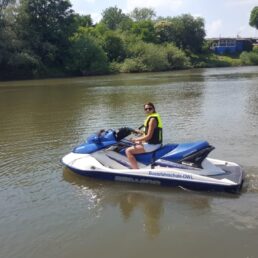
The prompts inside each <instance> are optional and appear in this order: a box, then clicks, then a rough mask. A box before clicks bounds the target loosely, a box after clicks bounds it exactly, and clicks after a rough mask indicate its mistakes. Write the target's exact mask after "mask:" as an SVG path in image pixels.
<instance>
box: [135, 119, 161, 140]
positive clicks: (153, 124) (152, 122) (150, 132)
mask: <svg viewBox="0 0 258 258" xmlns="http://www.w3.org/2000/svg"><path fill="white" fill-rule="evenodd" d="M156 127H157V120H156V119H155V118H151V119H150V122H149V128H148V132H147V134H146V135H144V136H141V137H139V138H135V139H133V140H132V141H133V142H143V141H148V140H149V139H151V137H152V135H153V132H154V129H155V128H156Z"/></svg>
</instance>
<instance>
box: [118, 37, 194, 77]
mask: <svg viewBox="0 0 258 258" xmlns="http://www.w3.org/2000/svg"><path fill="white" fill-rule="evenodd" d="M188 67H190V62H189V58H187V57H186V55H185V53H184V52H183V51H182V50H180V49H178V48H177V47H176V46H174V45H173V44H166V45H156V44H153V43H145V42H142V41H140V42H138V43H135V44H131V45H130V46H129V48H128V58H127V59H126V60H125V62H124V63H123V64H122V66H121V72H153V71H168V70H173V69H180V68H188Z"/></svg>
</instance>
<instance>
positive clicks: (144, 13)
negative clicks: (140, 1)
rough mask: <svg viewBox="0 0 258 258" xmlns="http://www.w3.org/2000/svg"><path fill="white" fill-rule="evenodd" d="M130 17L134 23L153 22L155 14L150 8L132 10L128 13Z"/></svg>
mask: <svg viewBox="0 0 258 258" xmlns="http://www.w3.org/2000/svg"><path fill="white" fill-rule="evenodd" d="M130 17H131V18H132V19H133V20H134V21H143V20H153V18H155V17H156V13H155V11H154V10H153V9H152V8H134V9H133V11H132V12H131V13H130Z"/></svg>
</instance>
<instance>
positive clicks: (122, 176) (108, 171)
mask: <svg viewBox="0 0 258 258" xmlns="http://www.w3.org/2000/svg"><path fill="white" fill-rule="evenodd" d="M70 155H72V156H73V155H74V154H73V153H71V154H70ZM67 156H69V154H68V155H67ZM87 159H88V162H87ZM79 160H81V161H80V162H79V163H78V162H77V163H76V161H72V162H69V163H68V162H67V160H66V157H64V158H63V159H62V162H63V164H64V165H65V166H66V167H67V168H68V169H69V170H71V171H73V172H74V173H76V174H79V175H81V176H86V177H91V178H96V179H102V180H110V181H119V182H129V183H138V184H152V185H159V186H166V187H182V188H186V189H189V190H197V191H216V192H231V193H239V192H240V191H241V188H242V184H243V181H244V172H243V170H242V168H241V167H240V166H237V164H236V166H235V167H234V170H235V171H234V175H233V176H234V177H235V178H234V181H231V180H228V179H226V178H224V177H223V176H221V175H215V176H203V175H201V174H198V173H197V174H196V172H199V170H198V169H194V168H193V170H191V169H189V168H188V169H185V168H184V166H182V168H183V169H182V168H180V166H178V165H176V166H177V167H175V168H164V167H163V168H162V167H155V168H151V167H149V168H144V169H139V170H133V169H120V170H119V169H112V168H106V167H104V166H102V164H99V163H98V161H97V160H95V159H94V158H93V157H91V156H89V157H86V158H84V157H79V158H78V159H77V161H79ZM80 164H84V165H83V167H82V166H81V165H80ZM86 164H88V165H86ZM233 164H235V163H233ZM228 173H230V172H229V171H228Z"/></svg>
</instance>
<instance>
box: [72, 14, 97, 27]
mask: <svg viewBox="0 0 258 258" xmlns="http://www.w3.org/2000/svg"><path fill="white" fill-rule="evenodd" d="M74 22H75V27H76V28H78V27H90V26H92V25H93V22H92V19H91V16H90V15H80V14H75V15H74Z"/></svg>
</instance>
